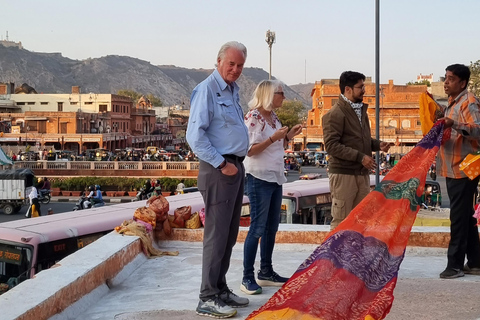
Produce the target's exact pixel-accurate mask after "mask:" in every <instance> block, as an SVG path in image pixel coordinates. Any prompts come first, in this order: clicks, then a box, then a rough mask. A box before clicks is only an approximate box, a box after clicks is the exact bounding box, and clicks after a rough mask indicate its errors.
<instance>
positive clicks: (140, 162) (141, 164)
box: [138, 161, 143, 170]
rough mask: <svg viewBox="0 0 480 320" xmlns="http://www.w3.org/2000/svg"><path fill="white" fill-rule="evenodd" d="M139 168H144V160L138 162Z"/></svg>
mask: <svg viewBox="0 0 480 320" xmlns="http://www.w3.org/2000/svg"><path fill="white" fill-rule="evenodd" d="M138 170H143V162H142V161H139V162H138Z"/></svg>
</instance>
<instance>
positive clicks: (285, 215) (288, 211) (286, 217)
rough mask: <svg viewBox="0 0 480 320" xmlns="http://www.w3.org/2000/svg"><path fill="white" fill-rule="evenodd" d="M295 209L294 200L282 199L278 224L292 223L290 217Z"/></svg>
mask: <svg viewBox="0 0 480 320" xmlns="http://www.w3.org/2000/svg"><path fill="white" fill-rule="evenodd" d="M296 207H297V204H296V201H295V198H283V199H282V206H281V208H280V223H293V220H292V217H293V214H295V208H296Z"/></svg>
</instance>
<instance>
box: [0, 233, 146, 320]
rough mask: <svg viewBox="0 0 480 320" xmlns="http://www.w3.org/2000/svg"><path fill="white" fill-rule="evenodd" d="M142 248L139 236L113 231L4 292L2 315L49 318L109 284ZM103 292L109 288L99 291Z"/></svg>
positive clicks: (21, 318) (25, 319)
mask: <svg viewBox="0 0 480 320" xmlns="http://www.w3.org/2000/svg"><path fill="white" fill-rule="evenodd" d="M140 252H142V251H141V244H140V240H139V239H138V237H133V236H121V235H119V234H117V233H115V232H112V233H110V234H108V235H106V236H104V237H102V238H100V239H98V240H97V241H95V242H94V243H92V244H90V245H88V246H87V247H85V248H83V249H81V250H79V251H77V252H76V253H75V254H72V255H70V256H68V257H66V258H65V259H63V260H61V261H60V262H59V264H58V265H57V266H54V267H52V268H50V269H48V270H44V271H42V272H40V273H38V275H37V276H35V278H33V279H30V280H27V281H24V282H22V283H21V284H20V285H19V286H17V287H15V288H13V289H11V290H9V291H8V292H6V293H4V294H3V295H2V296H1V299H0V310H2V317H1V318H2V319H3V320H13V319H15V320H37V319H49V318H50V317H52V316H54V315H56V314H59V313H61V312H63V311H64V310H65V309H67V308H68V307H69V306H71V305H72V304H74V303H75V302H76V301H78V300H80V299H81V298H82V297H84V296H86V295H87V294H89V293H90V292H92V291H94V290H96V289H97V288H101V287H102V286H104V288H106V287H105V286H108V285H109V282H110V281H112V279H114V278H115V276H117V275H118V274H119V273H120V272H121V271H122V269H123V268H124V267H125V266H126V265H128V264H129V263H130V262H132V261H133V260H134V259H135V258H136V257H137V255H138V254H139V253H140ZM102 292H108V289H107V290H100V292H97V295H98V294H99V293H100V294H102Z"/></svg>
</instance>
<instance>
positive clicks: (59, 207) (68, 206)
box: [0, 201, 115, 223]
mask: <svg viewBox="0 0 480 320" xmlns="http://www.w3.org/2000/svg"><path fill="white" fill-rule="evenodd" d="M105 204H106V205H107V206H109V205H113V204H115V203H105ZM40 206H41V210H42V213H46V212H47V210H48V209H49V208H51V209H52V210H53V213H54V214H55V213H62V212H69V211H72V209H73V207H74V206H75V202H55V201H52V202H50V203H49V204H41V205H40ZM27 209H28V206H24V207H23V208H22V209H21V210H20V212H18V213H13V214H10V215H7V214H4V213H3V211H1V210H0V223H2V222H8V221H14V220H20V219H27V218H26V217H25V214H26V213H27Z"/></svg>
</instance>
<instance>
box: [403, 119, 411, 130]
mask: <svg viewBox="0 0 480 320" xmlns="http://www.w3.org/2000/svg"><path fill="white" fill-rule="evenodd" d="M407 128H410V120H402V129H407Z"/></svg>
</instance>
